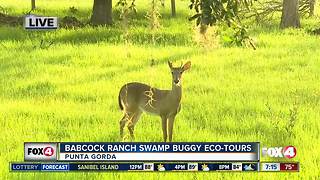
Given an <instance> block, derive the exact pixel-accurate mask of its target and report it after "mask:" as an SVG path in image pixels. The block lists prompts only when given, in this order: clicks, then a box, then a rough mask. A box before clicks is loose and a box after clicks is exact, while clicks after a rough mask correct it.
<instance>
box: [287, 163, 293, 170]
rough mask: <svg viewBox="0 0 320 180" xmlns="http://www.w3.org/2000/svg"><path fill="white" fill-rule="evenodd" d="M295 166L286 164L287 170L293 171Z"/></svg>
mask: <svg viewBox="0 0 320 180" xmlns="http://www.w3.org/2000/svg"><path fill="white" fill-rule="evenodd" d="M293 166H294V164H285V167H286V170H291V169H292V168H293Z"/></svg>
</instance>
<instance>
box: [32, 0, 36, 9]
mask: <svg viewBox="0 0 320 180" xmlns="http://www.w3.org/2000/svg"><path fill="white" fill-rule="evenodd" d="M35 9H36V0H31V10H35Z"/></svg>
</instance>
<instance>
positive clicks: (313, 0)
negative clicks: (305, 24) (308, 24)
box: [309, 0, 316, 17]
mask: <svg viewBox="0 0 320 180" xmlns="http://www.w3.org/2000/svg"><path fill="white" fill-rule="evenodd" d="M315 4H316V0H309V8H310V12H309V17H312V16H314V6H315Z"/></svg>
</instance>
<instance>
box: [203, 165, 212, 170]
mask: <svg viewBox="0 0 320 180" xmlns="http://www.w3.org/2000/svg"><path fill="white" fill-rule="evenodd" d="M202 171H210V169H209V167H208V165H206V164H203V165H202Z"/></svg>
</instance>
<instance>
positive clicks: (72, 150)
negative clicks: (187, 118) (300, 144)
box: [24, 142, 260, 162]
mask: <svg viewBox="0 0 320 180" xmlns="http://www.w3.org/2000/svg"><path fill="white" fill-rule="evenodd" d="M259 150H260V144H259V143H258V142H203V143H199V142H185V143H146V142H137V143H132V142H127V143H125V142H123V143H90V142H88V143H83V142H61V143H50V142H49V143H25V144H24V159H25V161H65V162H79V161H91V162H92V161H104V162H106V161H107V162H130V161H136V162H144V161H151V162H152V161H154V162H155V161H159V162H163V161H175V162H177V161H179V162H192V161H198V162H206V161H216V162H220V161H226V162H228V161H229V162H230V161H239V162H248V161H250V162H258V161H259V160H260V155H259Z"/></svg>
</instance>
